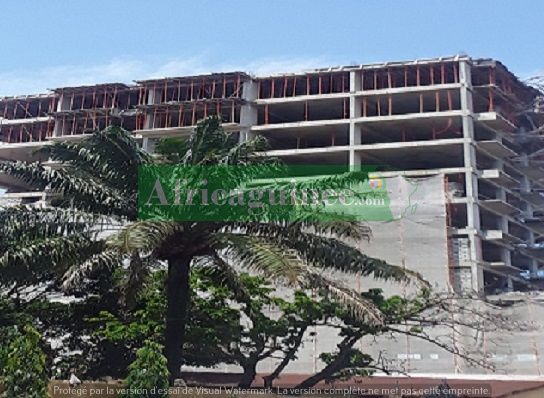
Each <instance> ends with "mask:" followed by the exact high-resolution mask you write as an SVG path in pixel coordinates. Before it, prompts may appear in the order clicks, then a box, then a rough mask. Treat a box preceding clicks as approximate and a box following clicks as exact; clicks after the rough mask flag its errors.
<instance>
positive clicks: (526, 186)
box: [519, 153, 538, 278]
mask: <svg viewBox="0 0 544 398" xmlns="http://www.w3.org/2000/svg"><path fill="white" fill-rule="evenodd" d="M519 159H520V164H521V165H522V166H526V167H527V166H529V157H528V156H527V153H521V154H520V157H519ZM520 188H521V189H520V190H521V193H523V192H531V189H532V186H531V180H530V179H529V178H527V177H526V176H525V175H522V177H521V181H520ZM523 210H524V211H523V213H522V214H523V216H524V217H526V218H532V217H533V211H534V209H533V206H532V205H531V204H530V203H529V202H525V208H524V209H523ZM527 243H528V244H529V245H531V246H532V245H534V244H535V233H534V232H533V231H531V230H529V239H528V240H527ZM529 265H530V267H531V270H530V271H531V276H532V277H533V278H536V277H537V271H538V261H537V260H535V259H530V264H529Z"/></svg>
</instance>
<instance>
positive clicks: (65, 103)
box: [57, 94, 73, 112]
mask: <svg viewBox="0 0 544 398" xmlns="http://www.w3.org/2000/svg"><path fill="white" fill-rule="evenodd" d="M72 95H73V94H72ZM69 110H70V95H67V94H64V95H61V97H60V99H59V102H57V112H62V111H69Z"/></svg>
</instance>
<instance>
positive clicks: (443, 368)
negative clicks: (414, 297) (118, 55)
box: [0, 56, 544, 375]
mask: <svg viewBox="0 0 544 398" xmlns="http://www.w3.org/2000/svg"><path fill="white" fill-rule="evenodd" d="M541 95H542V94H541V93H540V92H539V91H538V90H537V89H535V88H532V87H530V86H527V85H525V84H523V83H522V82H521V81H520V80H519V79H518V78H516V76H514V75H513V74H512V73H511V72H510V71H508V69H507V68H506V67H505V66H504V65H503V64H501V63H500V62H498V61H495V60H491V59H475V58H470V57H467V56H456V57H449V58H438V59H429V60H416V61H409V62H391V63H384V64H373V65H357V66H343V67H334V68H328V69H317V70H313V71H309V72H304V73H287V74H278V75H272V76H251V75H248V74H245V73H243V72H233V73H218V74H210V75H202V76H186V77H175V78H164V79H154V80H143V81H137V82H135V84H134V85H125V84H100V85H96V86H90V87H66V88H59V89H56V90H53V91H52V92H51V93H50V94H46V95H40V96H27V97H10V98H3V99H1V100H0V115H1V118H0V158H1V159H14V160H15V159H18V160H31V159H33V158H34V159H36V160H45V159H39V157H37V156H39V155H34V154H33V153H32V151H33V150H34V149H36V148H38V147H40V146H41V145H43V144H47V143H48V142H51V141H54V140H67V139H74V140H77V139H81V137H84V136H85V134H88V133H90V132H92V131H94V130H96V129H101V128H103V127H105V126H107V125H110V124H116V125H120V126H122V127H124V128H126V129H128V130H130V131H132V132H133V133H134V135H135V136H136V137H137V138H139V139H141V140H142V145H143V146H144V147H145V148H147V149H148V150H149V151H152V150H153V145H154V142H156V140H157V139H160V138H163V137H183V136H187V135H188V134H189V132H190V131H191V128H192V127H193V126H194V125H195V123H196V121H197V120H199V119H200V118H202V117H205V116H208V115H219V116H220V117H221V119H222V120H223V126H224V128H225V130H226V131H229V132H232V133H233V134H239V137H240V140H244V139H246V138H247V137H249V136H251V135H253V134H260V135H263V136H265V137H266V138H267V139H268V140H269V142H270V154H271V155H274V156H277V157H280V158H282V159H283V160H284V161H285V162H286V163H288V164H308V165H312V164H346V165H348V164H349V165H359V164H370V165H384V169H383V175H384V176H385V177H386V178H388V179H390V180H391V182H390V186H391V187H393V188H392V189H397V188H398V189H399V190H402V182H401V180H400V179H399V176H401V177H402V178H405V177H407V178H409V179H413V180H414V181H417V182H418V183H419V184H420V186H421V189H420V190H419V191H418V193H417V195H416V196H415V197H414V198H415V199H417V201H418V210H417V212H416V213H415V214H414V215H408V216H406V217H404V218H402V219H401V220H399V221H397V222H394V223H392V224H391V223H390V224H387V225H385V224H381V225H378V224H376V225H373V228H374V235H375V237H374V240H373V241H372V243H371V245H370V246H369V247H366V248H365V250H366V251H368V252H369V253H370V254H372V255H376V256H380V257H382V258H384V259H386V260H388V261H390V262H392V263H395V264H402V265H403V266H406V267H408V268H411V269H415V270H417V271H420V272H422V273H423V274H424V275H425V276H426V277H428V278H429V279H430V280H431V281H432V282H433V283H436V284H437V285H439V286H440V287H441V288H443V289H448V290H453V291H466V290H470V291H477V292H479V293H481V294H496V293H505V292H509V291H510V292H511V291H538V290H540V286H542V284H541V279H542V277H543V276H544V271H541V269H542V267H543V265H544V264H543V262H544V257H542V255H541V254H540V253H544V252H540V251H539V249H544V239H543V238H544V218H541V216H542V212H543V211H544V196H543V195H542V193H541V192H542V190H543V189H544V183H543V181H544V170H543V169H542V168H541V167H540V165H542V158H543V157H544V145H543V144H542V137H541V133H542V130H541V129H539V126H542V125H543V124H544V114H543V113H542V109H541V104H542V102H541ZM386 166H387V167H386ZM391 169H399V170H402V172H398V171H391ZM0 185H3V186H4V187H5V188H6V189H7V192H6V193H5V194H4V195H3V196H0V198H3V200H11V201H16V202H19V201H25V202H29V201H38V200H47V197H46V195H45V194H42V193H37V192H27V191H25V187H24V186H19V185H14V182H13V181H10V180H8V179H7V178H6V177H5V176H0ZM399 192H400V191H399ZM418 217H420V218H418ZM392 248H394V249H392ZM339 278H340V279H342V278H343V277H342V276H339ZM347 282H349V284H351V285H352V286H353V287H355V288H358V289H362V288H364V287H365V282H364V281H360V280H358V279H357V281H355V282H354V280H353V278H351V279H347ZM540 311H541V310H538V309H532V310H531V311H530V313H531V315H527V316H531V317H534V318H535V319H537V318H538V316H539V315H540V318H542V317H541V315H542V314H541V313H540ZM540 333H541V332H540ZM319 336H320V335H319V334H318V335H317V337H315V338H312V342H311V344H309V345H308V346H307V347H309V348H308V349H307V351H308V352H307V357H305V358H306V359H304V358H303V359H302V362H304V363H305V364H306V365H305V366H307V367H308V369H307V371H312V370H315V369H316V368H318V367H319V366H320V365H319V363H318V362H319V361H318V359H317V357H318V355H319V352H323V351H327V350H325V349H324V348H323V347H324V346H325V345H327V344H328V345H329V346H331V344H332V346H331V347H332V348H331V347H329V351H330V350H333V349H334V344H333V343H334V336H325V335H322V340H321V341H320V340H319ZM531 336H532V337H531ZM531 339H533V340H534V339H535V335H530V336H528V337H527V339H526V340H527V344H529V346H528V348H521V347H519V349H517V352H518V354H515V353H511V354H509V353H497V352H498V351H500V350H498V349H497V352H493V350H492V349H490V351H489V357H490V358H491V360H493V358H496V357H497V356H501V355H502V356H503V357H504V358H503V359H504V361H505V362H506V363H508V364H510V365H512V363H513V362H512V361H514V362H515V361H516V360H515V359H513V357H511V356H509V355H518V356H519V355H525V356H524V357H523V358H521V359H519V360H520V361H521V365H519V366H518V365H514V366H513V367H512V369H506V368H505V371H506V372H513V373H516V372H522V373H528V374H537V375H540V374H541V372H542V371H544V368H542V366H543V365H542V364H541V363H540V361H539V359H538V358H539V352H543V353H544V351H543V350H544V346H542V345H541V344H540V343H539V342H538V343H534V341H533V340H531ZM325 340H327V341H328V340H330V341H329V343H327V344H325V343H324V341H325ZM532 341H533V343H534V344H533V343H531V342H532ZM395 350H396V351H395ZM514 351H516V350H514ZM525 351H527V352H525ZM422 353H423V354H422ZM392 354H393V356H394V357H395V358H396V359H398V360H399V361H408V366H407V367H406V370H407V371H409V372H423V373H424V372H436V371H438V372H443V373H455V372H464V371H468V370H466V369H462V367H460V365H459V364H458V361H457V360H456V358H455V355H448V356H447V358H446V357H439V356H437V355H438V354H436V353H434V352H431V351H428V350H427V349H422V350H421V353H418V352H417V345H415V344H414V343H411V342H409V341H408V342H406V344H405V345H404V346H403V347H400V348H395V349H394V350H393V351H392ZM422 355H423V356H422ZM424 355H427V357H424ZM501 358H502V357H501ZM418 361H419V363H417V362H418ZM414 362H415V363H416V364H415V365H414ZM438 362H440V364H441V365H440V366H438V365H437V363H438ZM471 371H472V370H471Z"/></svg>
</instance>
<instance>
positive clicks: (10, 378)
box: [2, 327, 49, 398]
mask: <svg viewBox="0 0 544 398" xmlns="http://www.w3.org/2000/svg"><path fill="white" fill-rule="evenodd" d="M40 339H41V335H40V334H39V333H38V332H37V331H36V330H35V329H33V328H31V327H25V329H24V334H22V335H21V336H19V337H17V338H16V339H15V340H13V342H12V343H11V344H10V345H9V347H8V350H7V355H6V364H5V369H4V372H3V373H4V386H5V389H6V390H5V391H4V393H3V395H2V396H3V397H6V398H47V397H49V393H48V392H47V383H48V382H49V377H48V375H47V370H46V367H45V354H44V353H43V351H42V349H41V348H40V346H39V342H40Z"/></svg>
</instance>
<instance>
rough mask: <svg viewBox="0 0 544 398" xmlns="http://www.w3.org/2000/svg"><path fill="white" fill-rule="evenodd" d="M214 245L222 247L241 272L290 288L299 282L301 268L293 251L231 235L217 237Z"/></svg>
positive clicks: (261, 240) (253, 239) (245, 236)
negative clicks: (246, 270)
mask: <svg viewBox="0 0 544 398" xmlns="http://www.w3.org/2000/svg"><path fill="white" fill-rule="evenodd" d="M212 241H213V242H214V244H215V245H218V246H219V247H223V248H225V250H226V255H227V256H232V257H233V258H234V259H236V260H237V261H239V262H240V265H241V266H242V267H243V268H246V269H249V270H255V271H257V272H259V273H261V274H262V275H264V276H266V277H268V278H272V279H274V280H279V281H286V282H288V283H290V284H296V283H298V282H299V279H300V276H301V275H302V273H303V270H304V264H303V263H302V262H301V261H300V259H299V258H298V257H297V255H296V253H295V252H294V251H292V250H285V249H284V248H280V247H278V245H276V244H275V243H274V242H272V241H270V240H269V239H266V238H263V237H258V236H247V235H240V234H231V233H216V234H214V235H213V237H212Z"/></svg>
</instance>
